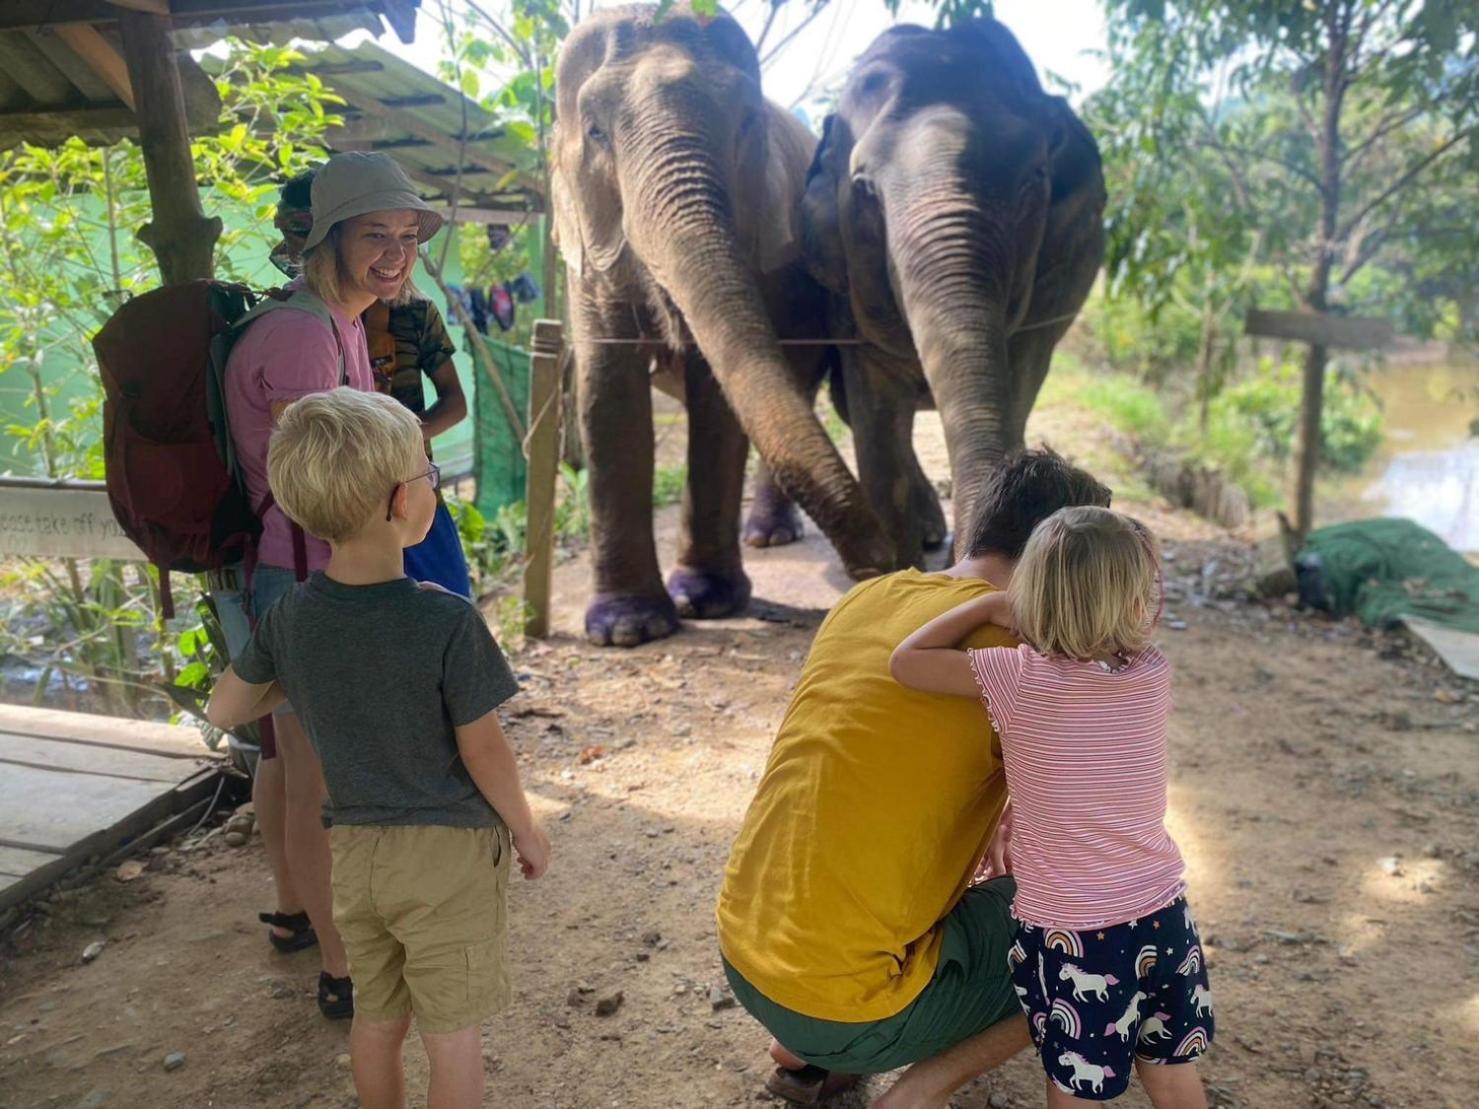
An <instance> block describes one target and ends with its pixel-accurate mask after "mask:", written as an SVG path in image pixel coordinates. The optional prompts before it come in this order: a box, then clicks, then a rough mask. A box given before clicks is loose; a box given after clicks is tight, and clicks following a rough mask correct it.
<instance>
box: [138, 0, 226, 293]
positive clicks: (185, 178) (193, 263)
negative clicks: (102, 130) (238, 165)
mask: <svg viewBox="0 0 1479 1109" xmlns="http://www.w3.org/2000/svg"><path fill="white" fill-rule="evenodd" d="M118 25H119V29H120V30H121V31H122V34H123V56H124V58H125V60H126V61H127V63H128V77H129V82H130V84H131V85H132V86H133V91H134V96H135V97H136V98H137V113H138V119H139V147H140V149H141V150H142V152H143V155H144V170H145V172H146V174H147V176H148V179H149V199H150V203H151V207H152V210H153V214H154V218H153V220H151V221H150V222H149V223H148V224H146V225H145V226H144V227H142V228H141V229H140V230H139V238H140V239H142V240H143V241H144V242H145V243H147V244H148V245H149V248H150V249H151V250H153V251H154V256H155V257H156V258H157V259H158V260H159V269H160V272H161V273H162V274H163V275H164V283H165V284H166V285H180V284H183V283H185V282H187V281H194V280H197V279H199V278H203V277H210V276H211V274H212V273H213V272H214V255H215V247H216V239H217V238H219V237H220V234H221V221H220V220H219V219H217V218H215V217H211V218H207V217H206V215H205V212H204V211H203V210H202V209H201V206H200V190H199V189H198V188H197V187H196V184H195V163H194V160H193V159H192V157H191V154H190V133H189V128H188V126H187V123H186V118H185V95H184V91H183V89H182V88H181V85H180V70H179V66H178V63H177V62H176V58H175V46H174V43H173V42H172V41H171V39H170V21H169V19H168V18H167V17H165V16H159V15H150V14H147V13H143V12H125V13H124V14H123V15H122V16H121V17H120V18H119V21H118Z"/></svg>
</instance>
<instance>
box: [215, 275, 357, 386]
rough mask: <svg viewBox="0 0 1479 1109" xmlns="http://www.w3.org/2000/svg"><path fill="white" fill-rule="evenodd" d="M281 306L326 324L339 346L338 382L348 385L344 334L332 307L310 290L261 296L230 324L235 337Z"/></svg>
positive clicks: (347, 363) (295, 290)
mask: <svg viewBox="0 0 1479 1109" xmlns="http://www.w3.org/2000/svg"><path fill="white" fill-rule="evenodd" d="M283 308H291V309H292V310H293V311H295V312H306V313H308V315H310V316H312V317H313V318H314V319H316V320H318V321H319V322H320V323H324V324H327V325H328V328H329V330H330V331H331V332H333V334H334V345H335V346H337V347H338V348H339V384H340V385H348V384H349V361H348V357H347V355H346V354H345V347H344V335H343V334H342V333H341V332H340V330H339V321H338V320H337V319H335V318H334V311H333V309H332V308H330V307H329V306H328V305H327V304H325V303H324V301H323V299H322V298H321V297H319V296H318V295H317V294H316V293H314V292H313V291H312V290H309V289H303V288H298V289H293V290H290V291H289V292H288V293H287V295H286V296H283V295H281V293H280V292H279V293H268V294H267V296H265V297H263V298H262V302H261V303H260V304H258V305H257V306H256V307H255V308H253V309H252V310H251V311H249V312H247V313H245V314H244V315H243V316H242V317H241V318H240V319H238V320H237V321H236V323H235V324H233V325H232V330H233V331H235V332H237V333H238V335H237V337H238V338H239V337H240V334H239V333H240V332H241V331H242V330H243V329H244V328H246V327H247V326H248V325H249V324H251V323H253V322H254V321H256V320H259V319H261V318H262V317H263V316H265V315H267V313H269V312H275V311H277V310H279V309H283Z"/></svg>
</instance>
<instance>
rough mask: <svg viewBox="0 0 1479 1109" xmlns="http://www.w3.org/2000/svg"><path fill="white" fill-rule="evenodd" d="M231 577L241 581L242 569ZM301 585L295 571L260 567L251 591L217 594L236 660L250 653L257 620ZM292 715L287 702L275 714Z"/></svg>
mask: <svg viewBox="0 0 1479 1109" xmlns="http://www.w3.org/2000/svg"><path fill="white" fill-rule="evenodd" d="M230 576H231V577H232V579H233V580H235V581H237V582H239V581H241V569H240V567H236V568H235V573H234V574H232V575H230ZM297 584H298V578H297V575H296V574H294V573H293V571H291V570H284V569H283V568H282V567H281V566H267V565H258V566H257V568H256V569H255V570H254V571H253V572H252V585H251V589H250V590H249V591H244V590H242V589H240V588H236V589H216V590H214V591H213V596H214V597H215V600H216V615H217V616H218V617H219V618H220V620H221V632H222V634H223V635H225V636H226V649H227V650H228V651H229V652H230V653H231V657H232V658H233V659H235V658H236V657H237V656H238V655H239V654H241V652H242V651H243V650H245V649H246V645H247V640H249V639H250V638H251V637H252V623H253V622H254V620H253V618H254V616H255V617H256V618H260V617H261V616H262V614H264V613H265V612H266V611H267V610H268V609H269V608H271V607H272V606H273V605H275V604H276V603H277V602H278V600H279V599H281V598H282V597H283V595H284V594H287V593H290V592H292V590H293V588H294V587H295V586H296V585H297ZM292 712H293V706H292V705H290V704H288V703H287V702H286V701H284V702H283V703H282V704H280V705H278V706H277V708H275V709H273V710H272V714H273V715H274V716H290V715H292Z"/></svg>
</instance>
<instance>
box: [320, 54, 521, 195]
mask: <svg viewBox="0 0 1479 1109" xmlns="http://www.w3.org/2000/svg"><path fill="white" fill-rule="evenodd" d="M305 53H307V54H308V60H307V61H306V62H305V63H304V64H303V65H302V67H301V68H302V69H304V70H305V71H307V72H309V73H313V74H315V75H317V76H318V77H319V79H320V80H322V81H323V83H324V84H325V85H326V86H328V87H329V88H330V89H331V90H333V91H334V92H335V93H338V94H339V95H340V96H342V97H343V98H344V99H345V100H346V101H347V103H346V104H345V105H344V106H343V107H341V108H336V109H335V111H336V113H337V114H339V115H342V116H343V117H344V126H343V127H339V128H334V129H333V130H331V131H330V133H329V136H328V139H329V142H330V144H331V145H332V146H333V148H334V149H335V150H380V151H384V152H385V153H387V154H391V155H393V156H394V157H395V158H396V160H397V161H399V162H400V163H401V165H402V166H403V167H405V169H406V172H407V173H409V174H410V175H411V176H412V178H413V179H414V180H415V181H416V184H417V186H418V187H419V188H420V189H421V191H422V193H423V195H425V196H426V197H427V198H428V199H430V200H439V201H441V202H442V203H444V204H450V203H451V198H452V194H453V193H454V192H456V191H457V190H458V189H459V188H460V190H461V191H460V199H459V201H458V204H459V206H460V207H464V208H466V207H473V208H480V209H497V210H530V211H537V210H539V209H541V208H542V206H543V205H542V202H541V198H540V187H539V183H538V181H537V179H536V175H535V173H534V169H535V166H536V164H537V159H536V155H535V152H534V151H533V150H531V149H530V148H529V147H528V145H527V144H526V143H524V142H523V141H522V140H520V139H518V138H516V137H514V136H512V135H509V134H507V133H505V132H504V131H503V130H502V128H501V127H500V126H499V124H498V120H497V118H496V117H494V116H493V114H492V113H490V112H488V111H487V110H485V109H484V108H482V107H481V106H479V105H478V104H477V103H476V102H475V101H473V100H470V99H469V98H467V97H466V96H464V95H463V94H462V93H461V92H460V91H459V90H457V89H454V88H452V87H451V86H449V85H446V84H444V83H443V82H441V81H439V80H438V79H437V78H435V77H433V76H432V75H431V74H429V73H425V72H423V71H422V70H420V69H418V68H417V67H416V66H414V65H412V64H411V63H409V62H406V61H403V60H401V59H400V58H398V57H396V56H395V55H394V54H392V53H390V52H389V51H388V50H385V49H383V48H381V47H380V46H378V45H376V44H375V43H372V42H366V43H363V44H361V45H360V46H357V47H355V48H354V49H352V50H350V49H345V48H344V47H341V46H333V45H330V46H324V47H321V48H317V49H312V50H307V51H305ZM464 136H465V137H466V141H465V142H464ZM459 166H460V168H461V175H460V177H459V172H458V171H459Z"/></svg>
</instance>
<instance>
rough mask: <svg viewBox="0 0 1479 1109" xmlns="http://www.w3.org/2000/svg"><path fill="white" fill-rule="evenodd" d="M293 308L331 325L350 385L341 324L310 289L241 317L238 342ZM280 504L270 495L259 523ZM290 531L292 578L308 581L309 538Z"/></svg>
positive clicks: (344, 381) (343, 378)
mask: <svg viewBox="0 0 1479 1109" xmlns="http://www.w3.org/2000/svg"><path fill="white" fill-rule="evenodd" d="M285 308H291V309H293V310H294V311H296V312H306V313H308V314H309V315H310V316H312V317H314V319H317V320H319V321H320V322H322V323H325V324H327V325H328V327H329V330H330V331H331V332H333V335H334V345H335V346H337V347H338V348H339V384H340V385H341V386H344V385H348V384H349V363H348V359H347V356H346V354H345V350H344V336H343V334H342V333H341V332H340V330H339V321H338V320H337V319H335V318H334V312H333V310H332V309H331V308H330V307H329V306H328V305H327V304H325V303H324V301H323V299H322V298H321V297H319V296H318V295H317V294H315V293H314V292H312V291H311V290H309V289H302V288H299V289H293V290H292V291H291V292H289V293H288V294H287V295H286V296H282V295H280V294H276V293H269V294H268V295H267V296H266V297H264V298H263V299H262V302H261V303H260V304H258V305H257V306H256V307H254V308H253V309H251V311H249V312H247V313H245V314H244V315H242V317H241V318H240V319H238V320H237V321H236V323H235V324H234V325H232V330H233V332H234V333H235V336H236V338H240V334H241V331H242V330H243V329H245V328H246V327H247V326H248V325H249V324H251V323H252V322H254V321H255V320H259V319H261V318H262V317H263V316H265V315H267V313H269V312H273V311H277V310H279V309H285ZM276 503H277V501H276V499H275V498H274V497H273V495H272V494H271V493H268V494H267V496H266V497H265V498H264V499H263V501H262V503H261V504H260V505H258V506H257V519H259V520H263V519H266V517H267V511H268V510H269V509H270V508H272V507H273V506H274V505H276ZM288 527H289V529H290V530H291V534H292V537H293V574H294V576H295V577H296V578H297V579H298V580H299V581H307V580H308V536H307V535H306V533H305V532H304V531H303V529H302V528H301V527H299V526H298V525H297V524H296V523H295V522H294V521H293V520H292V519H291V518H290V519H288ZM256 562H257V552H256V547H255V545H253V547H252V549H251V551H250V552H249V553H248V557H247V559H246V561H245V562H244V564H243V573H244V574H245V576H246V579H247V583H248V586H250V583H251V576H252V570H253V569H255V568H256Z"/></svg>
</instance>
